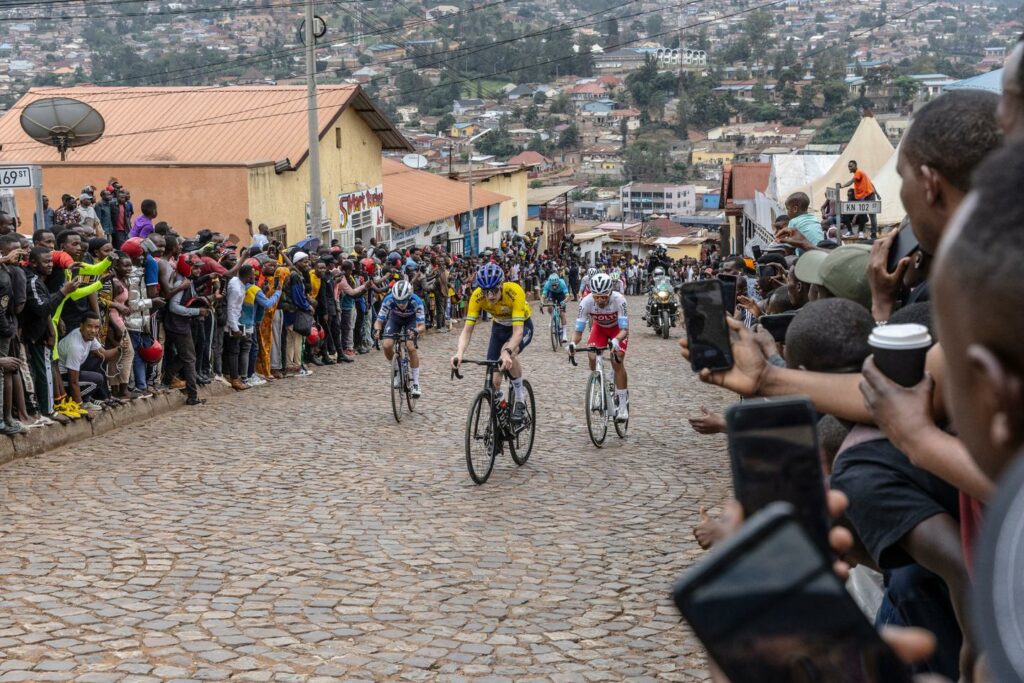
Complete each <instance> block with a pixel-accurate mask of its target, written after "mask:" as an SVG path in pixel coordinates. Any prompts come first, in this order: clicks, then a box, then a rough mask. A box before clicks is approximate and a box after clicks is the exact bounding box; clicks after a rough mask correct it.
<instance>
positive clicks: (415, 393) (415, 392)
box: [409, 384, 422, 398]
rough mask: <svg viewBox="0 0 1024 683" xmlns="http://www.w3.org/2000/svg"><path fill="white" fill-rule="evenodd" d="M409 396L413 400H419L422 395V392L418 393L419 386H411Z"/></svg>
mask: <svg viewBox="0 0 1024 683" xmlns="http://www.w3.org/2000/svg"><path fill="white" fill-rule="evenodd" d="M409 395H410V396H412V397H413V398H419V397H420V396H421V395H422V392H420V385H419V384H413V385H412V389H410V390H409Z"/></svg>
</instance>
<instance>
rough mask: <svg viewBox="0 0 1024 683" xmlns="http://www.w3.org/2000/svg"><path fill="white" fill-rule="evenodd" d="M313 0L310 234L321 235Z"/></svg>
mask: <svg viewBox="0 0 1024 683" xmlns="http://www.w3.org/2000/svg"><path fill="white" fill-rule="evenodd" d="M315 20H316V15H315V14H314V12H313V0H306V31H305V37H306V123H307V125H308V128H309V236H310V237H319V236H320V231H321V229H322V226H323V217H322V216H321V215H320V126H319V123H318V122H317V120H318V116H317V107H316V29H315V28H314V26H313V22H314V21H315Z"/></svg>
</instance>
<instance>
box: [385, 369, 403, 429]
mask: <svg viewBox="0 0 1024 683" xmlns="http://www.w3.org/2000/svg"><path fill="white" fill-rule="evenodd" d="M388 379H389V381H390V382H391V412H392V413H394V414H395V422H401V421H402V412H403V411H404V410H405V406H404V405H403V403H404V399H403V398H402V389H403V383H404V381H405V380H404V378H403V377H402V363H401V361H400V360H399V356H398V354H397V353H396V354H395V356H394V358H392V359H391V376H390V377H389V378H388Z"/></svg>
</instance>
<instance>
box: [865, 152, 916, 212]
mask: <svg viewBox="0 0 1024 683" xmlns="http://www.w3.org/2000/svg"><path fill="white" fill-rule="evenodd" d="M899 156H900V148H899V147H898V146H897V147H896V151H895V152H893V153H892V155H891V156H890V157H889V160H888V161H886V162H885V165H883V166H882V168H881V169H879V171H878V173H876V174H875V175H874V177H873V178H872V179H871V182H873V183H874V184H875V190H876V191H877V192H878V194H879V196H880V197H881V198H882V213H880V214H878V224H879V225H896V224H897V223H899V222H900V221H902V220H903V218H904V216H906V215H907V212H906V210H905V209H904V208H903V202H902V201H900V188H901V187H902V186H903V179H902V178H900V174H899V173H897V172H896V162H897V160H898V159H899Z"/></svg>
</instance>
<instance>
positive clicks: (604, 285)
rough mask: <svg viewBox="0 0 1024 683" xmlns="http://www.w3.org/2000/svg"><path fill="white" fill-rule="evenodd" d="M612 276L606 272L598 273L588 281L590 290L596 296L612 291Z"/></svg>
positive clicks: (605, 294) (606, 294)
mask: <svg viewBox="0 0 1024 683" xmlns="http://www.w3.org/2000/svg"><path fill="white" fill-rule="evenodd" d="M612 286H613V282H612V278H611V276H610V275H608V274H607V273H598V274H597V275H595V276H594V279H593V280H591V281H590V291H591V292H592V293H594V294H596V295H597V296H608V295H609V294H611V293H612Z"/></svg>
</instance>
